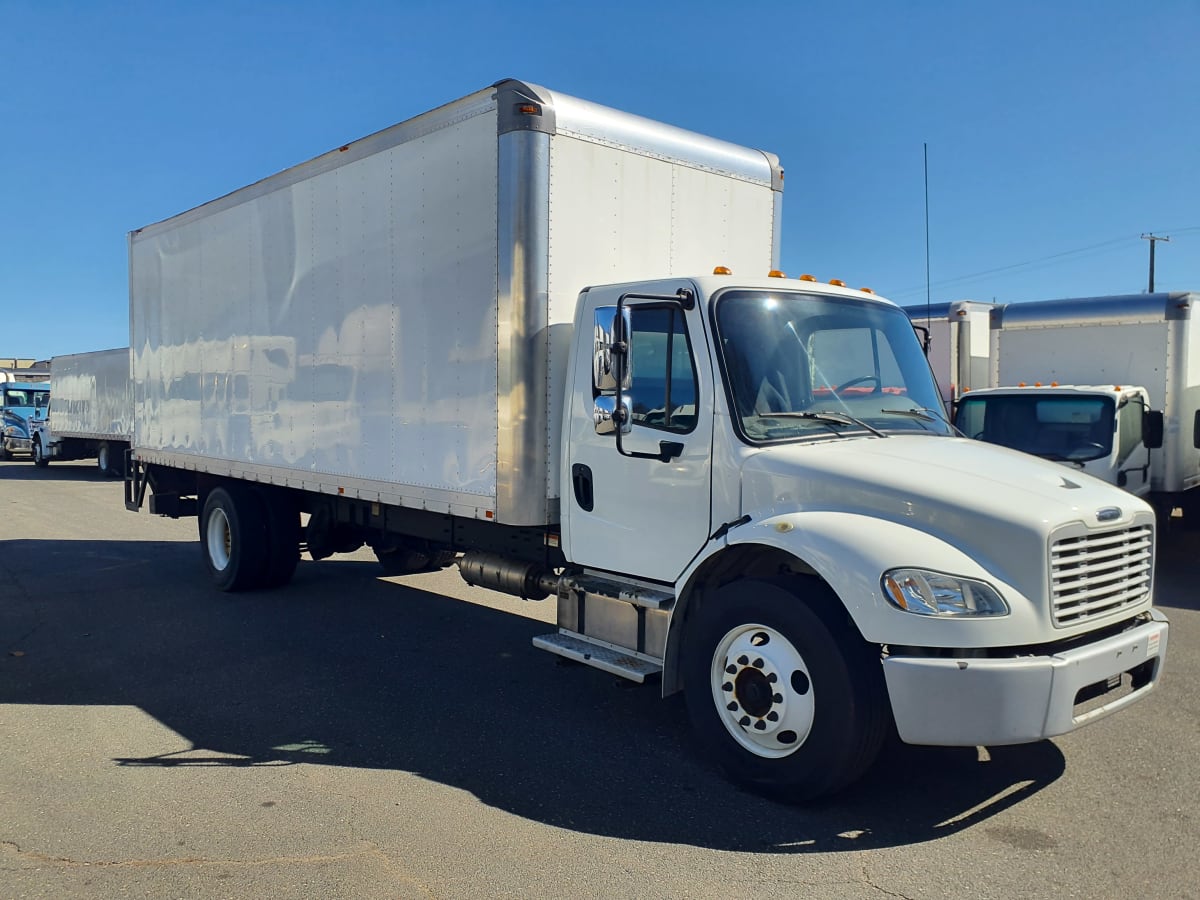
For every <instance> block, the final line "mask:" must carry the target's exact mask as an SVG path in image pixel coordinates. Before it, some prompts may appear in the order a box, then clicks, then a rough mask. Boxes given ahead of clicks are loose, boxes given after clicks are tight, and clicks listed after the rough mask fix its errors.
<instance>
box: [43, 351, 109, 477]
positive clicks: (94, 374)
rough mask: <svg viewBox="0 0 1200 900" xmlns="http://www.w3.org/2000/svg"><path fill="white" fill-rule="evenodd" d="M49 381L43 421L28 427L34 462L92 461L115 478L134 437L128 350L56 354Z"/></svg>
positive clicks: (51, 365) (51, 363) (45, 463)
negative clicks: (47, 408)
mask: <svg viewBox="0 0 1200 900" xmlns="http://www.w3.org/2000/svg"><path fill="white" fill-rule="evenodd" d="M50 379H51V385H50V407H49V411H48V414H47V417H46V418H45V419H40V420H35V421H34V422H33V423H32V428H31V430H32V433H31V435H30V439H31V448H30V452H31V454H32V456H33V461H34V463H36V464H37V465H39V466H45V465H47V464H48V463H49V462H50V461H51V460H52V459H58V460H73V459H93V458H94V459H95V460H96V461H97V463H98V465H99V467H100V470H101V471H102V472H103V473H104V474H106V475H117V474H120V473H121V472H122V471H123V468H124V458H125V451H126V450H128V449H129V443H130V438H131V437H132V434H133V392H132V386H131V382H130V378H129V348H128V347H120V348H117V349H114V350H96V351H93V352H90V353H72V354H67V355H64V356H56V357H54V358H53V359H52V360H51V361H50Z"/></svg>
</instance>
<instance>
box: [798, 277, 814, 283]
mask: <svg viewBox="0 0 1200 900" xmlns="http://www.w3.org/2000/svg"><path fill="white" fill-rule="evenodd" d="M798 280H799V281H812V282H815V281H816V280H817V276H816V275H801V276H800V278H799V279H798Z"/></svg>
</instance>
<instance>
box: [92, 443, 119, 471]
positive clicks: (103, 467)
mask: <svg viewBox="0 0 1200 900" xmlns="http://www.w3.org/2000/svg"><path fill="white" fill-rule="evenodd" d="M112 458H113V452H112V447H111V446H110V445H109V443H108V441H101V442H100V446H98V447H97V448H96V467H97V468H98V469H99V470H100V473H101V474H102V475H107V476H108V477H109V478H111V477H112V476H113V475H115V474H117V473H116V472H115V471H114V470H113V459H112Z"/></svg>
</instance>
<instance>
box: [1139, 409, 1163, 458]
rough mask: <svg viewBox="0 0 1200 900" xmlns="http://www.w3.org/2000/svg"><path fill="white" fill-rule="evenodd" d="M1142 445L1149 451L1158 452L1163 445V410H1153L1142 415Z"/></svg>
mask: <svg viewBox="0 0 1200 900" xmlns="http://www.w3.org/2000/svg"><path fill="white" fill-rule="evenodd" d="M1142 443H1143V444H1145V445H1146V447H1147V449H1149V450H1158V449H1159V448H1161V447H1162V445H1163V414H1162V410H1159V409H1151V410H1147V411H1146V412H1144V413H1142Z"/></svg>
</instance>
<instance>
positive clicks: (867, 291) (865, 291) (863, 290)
mask: <svg viewBox="0 0 1200 900" xmlns="http://www.w3.org/2000/svg"><path fill="white" fill-rule="evenodd" d="M859 290H860V291H862V292H863V293H864V294H873V293H875V292H874V291H873V290H871V289H870V288H859Z"/></svg>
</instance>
